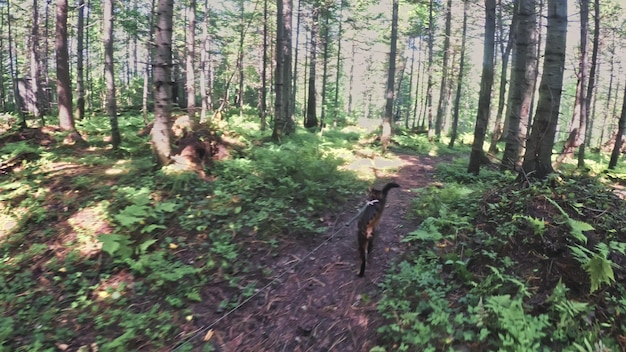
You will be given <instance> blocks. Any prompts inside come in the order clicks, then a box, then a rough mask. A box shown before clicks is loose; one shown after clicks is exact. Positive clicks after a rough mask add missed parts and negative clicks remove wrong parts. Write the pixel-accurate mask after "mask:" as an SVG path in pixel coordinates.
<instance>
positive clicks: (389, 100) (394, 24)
mask: <svg viewBox="0 0 626 352" xmlns="http://www.w3.org/2000/svg"><path fill="white" fill-rule="evenodd" d="M398 7H399V5H398V0H393V13H392V15H391V45H390V46H391V48H390V50H389V71H388V73H387V89H386V91H385V101H386V104H385V117H384V118H383V130H382V133H381V136H380V141H381V143H382V151H383V153H385V152H386V151H387V148H388V147H389V142H390V140H391V135H392V133H393V98H394V90H395V83H394V81H395V76H396V54H397V44H398V43H397V42H398Z"/></svg>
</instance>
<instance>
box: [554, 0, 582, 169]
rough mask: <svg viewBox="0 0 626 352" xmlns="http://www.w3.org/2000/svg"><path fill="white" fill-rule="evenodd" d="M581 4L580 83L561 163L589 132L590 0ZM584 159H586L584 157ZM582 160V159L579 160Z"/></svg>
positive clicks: (560, 158) (571, 154)
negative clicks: (587, 94) (587, 87)
mask: <svg viewBox="0 0 626 352" xmlns="http://www.w3.org/2000/svg"><path fill="white" fill-rule="evenodd" d="M579 4H580V53H579V59H578V72H577V74H576V75H577V76H578V83H577V85H576V99H575V102H574V115H573V116H572V124H571V129H570V137H568V139H567V141H566V142H565V145H564V146H563V151H562V152H561V154H560V155H559V156H558V157H557V159H556V162H557V164H560V163H561V162H563V160H565V158H566V157H568V156H573V155H574V149H576V147H579V146H582V145H583V143H584V141H585V135H586V134H587V98H586V93H587V91H586V84H587V33H588V28H589V0H579ZM583 158H584V155H583ZM583 161H584V159H583ZM579 162H580V161H579Z"/></svg>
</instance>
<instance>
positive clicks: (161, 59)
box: [152, 0, 174, 166]
mask: <svg viewBox="0 0 626 352" xmlns="http://www.w3.org/2000/svg"><path fill="white" fill-rule="evenodd" d="M158 1H159V2H158V5H157V21H156V26H155V33H154V34H155V39H156V60H155V66H154V86H155V92H156V93H155V97H156V101H155V109H154V110H155V111H154V115H155V116H154V125H153V127H152V148H153V151H154V154H155V156H156V161H157V164H158V165H160V166H164V165H167V164H169V163H170V162H171V160H170V155H171V152H172V145H171V140H172V136H171V124H172V123H171V115H172V31H173V28H172V16H173V13H174V0H158Z"/></svg>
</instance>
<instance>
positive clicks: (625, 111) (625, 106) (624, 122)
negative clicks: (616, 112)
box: [609, 85, 626, 170]
mask: <svg viewBox="0 0 626 352" xmlns="http://www.w3.org/2000/svg"><path fill="white" fill-rule="evenodd" d="M624 88H625V89H624V98H623V102H622V114H621V115H620V117H619V122H618V124H617V136H616V137H615V145H614V146H613V151H612V152H611V160H609V169H611V170H613V169H615V167H616V166H617V160H618V159H619V156H620V154H621V150H622V143H623V139H624V129H625V128H626V85H624Z"/></svg>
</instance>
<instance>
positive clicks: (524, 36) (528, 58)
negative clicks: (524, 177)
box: [501, 0, 537, 170]
mask: <svg viewBox="0 0 626 352" xmlns="http://www.w3.org/2000/svg"><path fill="white" fill-rule="evenodd" d="M518 4H519V5H518V6H519V10H518V11H519V12H518V15H517V16H518V21H517V26H516V29H515V31H516V34H515V38H516V39H515V52H516V55H515V62H514V63H513V65H514V66H513V72H512V74H511V75H512V77H511V82H513V84H511V87H510V89H509V99H508V101H509V105H510V106H509V109H508V110H507V112H508V113H509V115H508V116H507V119H508V121H509V124H508V127H509V130H508V131H507V133H506V134H505V139H506V147H505V149H504V155H503V157H502V165H501V168H502V169H503V170H506V169H509V170H514V169H515V168H516V167H517V166H518V163H519V160H520V157H521V151H522V147H523V145H524V140H525V139H526V128H525V126H526V124H525V123H526V121H527V120H528V115H530V114H531V111H530V105H531V101H532V97H533V89H534V79H535V76H536V74H535V73H536V70H537V67H536V66H535V63H536V61H535V57H536V56H537V53H536V52H535V50H536V48H537V44H536V40H537V17H536V16H537V15H536V10H535V1H534V0H519V1H518Z"/></svg>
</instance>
